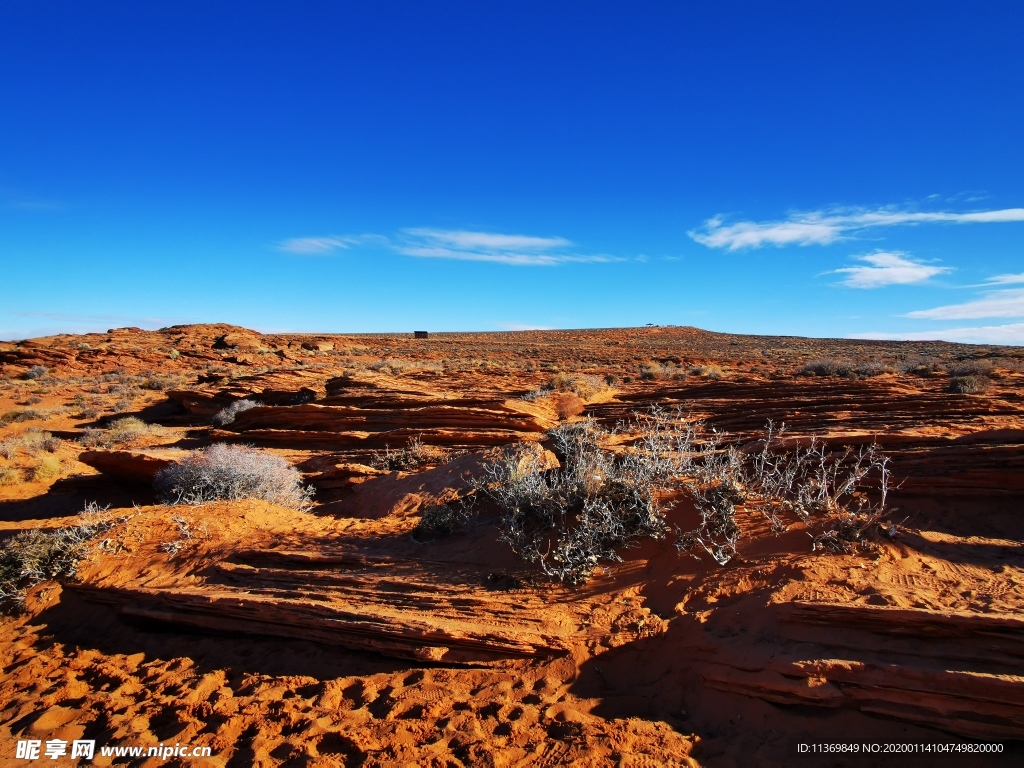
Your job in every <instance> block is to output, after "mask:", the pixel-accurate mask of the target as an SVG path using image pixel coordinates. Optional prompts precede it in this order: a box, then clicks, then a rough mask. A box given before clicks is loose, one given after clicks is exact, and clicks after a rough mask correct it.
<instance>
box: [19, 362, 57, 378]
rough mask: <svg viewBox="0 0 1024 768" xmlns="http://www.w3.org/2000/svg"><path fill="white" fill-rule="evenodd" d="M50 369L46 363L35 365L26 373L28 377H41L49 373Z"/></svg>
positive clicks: (25, 375)
mask: <svg viewBox="0 0 1024 768" xmlns="http://www.w3.org/2000/svg"><path fill="white" fill-rule="evenodd" d="M49 372H50V370H49V369H48V368H47V367H46V366H45V365H33V366H32V367H31V368H29V369H28V370H27V371H25V373H24V374H22V375H23V376H24V377H25V378H26V379H41V378H42V377H43V376H45V375H46V374H48V373H49Z"/></svg>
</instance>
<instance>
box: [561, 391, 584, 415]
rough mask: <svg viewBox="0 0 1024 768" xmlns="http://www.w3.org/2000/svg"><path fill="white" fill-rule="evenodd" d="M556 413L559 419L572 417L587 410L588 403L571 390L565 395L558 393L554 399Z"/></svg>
mask: <svg viewBox="0 0 1024 768" xmlns="http://www.w3.org/2000/svg"><path fill="white" fill-rule="evenodd" d="M554 405H555V413H556V414H557V416H558V418H559V419H562V420H565V419H570V418H572V417H573V416H579V415H580V414H581V413H583V411H584V410H586V403H584V402H583V399H582V398H581V397H580V396H579V395H575V394H573V393H571V392H567V393H566V394H563V395H558V397H556V398H555V400H554Z"/></svg>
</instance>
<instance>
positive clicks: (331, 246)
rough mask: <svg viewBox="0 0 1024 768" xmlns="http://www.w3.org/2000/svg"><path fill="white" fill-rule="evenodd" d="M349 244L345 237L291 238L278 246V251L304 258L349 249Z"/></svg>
mask: <svg viewBox="0 0 1024 768" xmlns="http://www.w3.org/2000/svg"><path fill="white" fill-rule="evenodd" d="M348 247H349V243H348V241H347V240H346V239H345V238H343V237H335V236H333V235H332V236H329V237H291V238H289V239H287V240H282V241H281V242H280V243H278V244H277V249H278V250H280V251H285V252H286V253H295V254H299V255H302V256H319V255H322V254H325V253H330V252H331V251H335V250H337V249H339V248H348Z"/></svg>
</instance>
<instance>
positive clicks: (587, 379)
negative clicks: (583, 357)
mask: <svg viewBox="0 0 1024 768" xmlns="http://www.w3.org/2000/svg"><path fill="white" fill-rule="evenodd" d="M546 389H548V390H549V391H551V392H572V393H574V394H576V395H578V396H579V397H581V398H583V399H584V400H589V399H590V398H592V397H593V396H594V395H596V394H598V393H599V392H603V391H604V390H606V389H608V386H607V384H605V382H604V381H602V380H601V379H600V377H598V376H593V375H590V374H583V375H573V374H568V373H556V374H555V375H554V376H552V377H551V381H549V382H548V385H547V387H546Z"/></svg>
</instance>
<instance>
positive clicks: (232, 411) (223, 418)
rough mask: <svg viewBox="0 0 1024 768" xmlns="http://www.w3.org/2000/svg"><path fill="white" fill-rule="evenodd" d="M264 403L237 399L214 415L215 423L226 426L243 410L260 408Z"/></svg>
mask: <svg viewBox="0 0 1024 768" xmlns="http://www.w3.org/2000/svg"><path fill="white" fill-rule="evenodd" d="M262 405H263V403H261V402H259V401H258V400H249V399H245V400H235V401H234V402H233V403H231V404H230V405H228V406H227V407H225V408H221V409H220V410H219V411H217V413H216V415H215V416H214V417H213V423H214V424H216V425H217V426H218V427H223V426H226V425H228V424H230V423H232V422H233V421H234V420H235V417H236V416H238V414H240V413H241V412H242V411H248V410H249V409H250V408H259V407H260V406H262Z"/></svg>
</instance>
